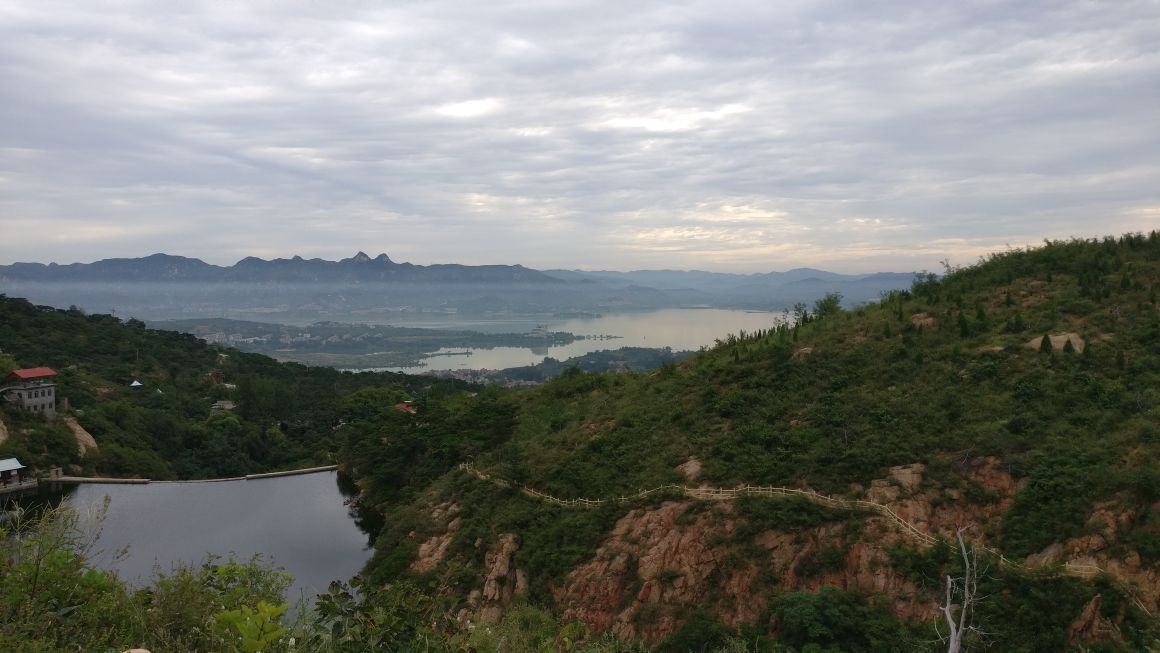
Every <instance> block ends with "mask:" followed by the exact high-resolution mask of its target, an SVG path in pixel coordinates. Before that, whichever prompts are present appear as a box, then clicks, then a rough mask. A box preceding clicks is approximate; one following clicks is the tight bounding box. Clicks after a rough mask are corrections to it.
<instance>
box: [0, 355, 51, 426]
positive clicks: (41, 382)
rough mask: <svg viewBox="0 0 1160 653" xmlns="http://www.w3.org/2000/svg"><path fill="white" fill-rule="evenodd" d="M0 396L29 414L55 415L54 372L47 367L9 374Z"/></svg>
mask: <svg viewBox="0 0 1160 653" xmlns="http://www.w3.org/2000/svg"><path fill="white" fill-rule="evenodd" d="M0 395H2V396H3V397H4V399H5V400H6V401H8V402H10V403H13V404H16V405H17V406H20V407H21V408H23V409H24V410H27V411H28V412H30V413H40V414H43V415H47V416H48V417H53V416H55V415H56V372H55V371H54V370H52V369H51V368H48V367H32V368H29V369H25V370H15V371H13V372H9V373H8V376H6V377H4V387H2V388H0Z"/></svg>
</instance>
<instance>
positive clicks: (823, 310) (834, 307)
mask: <svg viewBox="0 0 1160 653" xmlns="http://www.w3.org/2000/svg"><path fill="white" fill-rule="evenodd" d="M841 312H842V295H841V293H836V292H828V293H826V295H825V296H824V297H822V298H821V299H819V300H817V301H816V302H814V316H815V317H817V318H819V319H824V318H826V317H829V316H830V315H835V314H837V313H841Z"/></svg>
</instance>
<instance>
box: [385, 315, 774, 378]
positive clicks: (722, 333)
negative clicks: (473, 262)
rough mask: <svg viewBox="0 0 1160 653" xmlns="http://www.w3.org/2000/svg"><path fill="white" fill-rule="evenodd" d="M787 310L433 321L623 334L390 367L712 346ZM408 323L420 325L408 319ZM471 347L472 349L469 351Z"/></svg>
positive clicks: (494, 328) (494, 329)
mask: <svg viewBox="0 0 1160 653" xmlns="http://www.w3.org/2000/svg"><path fill="white" fill-rule="evenodd" d="M784 318H785V313H782V312H777V313H768V312H763V311H736V310H726V309H716V308H705V309H698V308H671V309H664V310H659V311H650V312H646V313H614V314H610V315H604V316H601V317H593V318H569V319H545V320H543V321H540V322H538V323H530V322H528V320H526V319H519V320H512V321H503V320H489V321H487V322H486V323H484V322H470V323H467V322H463V321H459V320H453V319H452V320H447V321H435V320H432V321H427V322H423V323H422V326H423V327H425V328H433V329H437V328H447V329H473V330H476V331H486V332H491V333H526V332H528V331H530V330H531V329H532V328H534V327H535V326H536V325H537V324H542V325H544V326H547V327H548V330H549V331H567V332H569V333H573V334H575V335H578V336H617V337H616V338H613V339H593V340H577V341H576V342H573V343H572V344H570V345H564V346H561V347H543V348H537V349H528V348H518V347H496V348H494V349H474V350H472V349H464V348H452V349H442V350H440V351H439V352H436V355H435V356H433V357H431V358H428V359H426V360H425V361H424V362H425V363H426V364H427V366H426V367H397V368H388V369H389V371H392V372H416V373H417V372H423V371H426V370H455V369H489V370H496V369H503V368H505V367H519V366H522V365H535V364H536V363H539V362H541V361H543V360H544V357H545V356H551V357H552V358H555V359H557V360H564V359H567V358H572V357H573V356H582V355H584V354H587V353H590V352H594V351H600V350H603V349H619V348H620V347H672V348H673V350H674V351H681V350H696V349H700V348H701V347H703V346H712V345H713V342H714V341H715V340H717V339H719V338H720V339H724V338H725V337H726V336H728V335H729V334H731V333H733V334H735V333H738V332H739V331H746V332H751V331H756V330H758V329H768V328H770V327H772V326H773V325H774V324H776V323H777V322H778V321H779V320H781V319H784ZM407 326H420V325H419V324H417V323H407ZM465 352H470V354H466V353H465Z"/></svg>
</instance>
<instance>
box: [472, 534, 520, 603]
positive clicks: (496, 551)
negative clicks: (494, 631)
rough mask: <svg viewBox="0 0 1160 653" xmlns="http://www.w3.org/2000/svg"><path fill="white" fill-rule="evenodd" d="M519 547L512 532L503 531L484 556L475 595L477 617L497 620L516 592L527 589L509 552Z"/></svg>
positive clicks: (517, 594) (518, 593) (516, 538)
mask: <svg viewBox="0 0 1160 653" xmlns="http://www.w3.org/2000/svg"><path fill="white" fill-rule="evenodd" d="M519 548H520V544H519V538H518V537H517V536H516V534H515V533H504V534H503V535H500V536H499V541H498V542H496V544H495V546H494V547H492V548H491V550H490V551H488V553H487V557H486V558H485V559H484V567H485V571H484V580H483V591H482V592H481V593H480V594H478V595H476V603H477V605H474V606H473V607H476V608H477V613H478V615H479V620H480V621H483V622H493V623H494V622H497V621H499V620H500V618H501V617H502V616H503V613H504V610H505V609H506V608H507V607H508V606H509V605H511V604H512V600H513V599H515V598H516V597H517V596H522V595H524V594H527V592H528V578H527V576H526V575H524V572H523V571H521V570H519V569H517V568H516V567H515V564H513V560H512V558H513V556H514V555H515V553H516V551H518V550H519Z"/></svg>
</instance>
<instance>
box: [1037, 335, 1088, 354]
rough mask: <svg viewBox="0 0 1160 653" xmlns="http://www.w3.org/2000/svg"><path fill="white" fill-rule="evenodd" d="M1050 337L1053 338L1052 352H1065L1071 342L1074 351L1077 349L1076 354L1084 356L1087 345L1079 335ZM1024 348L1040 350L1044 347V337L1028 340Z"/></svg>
mask: <svg viewBox="0 0 1160 653" xmlns="http://www.w3.org/2000/svg"><path fill="white" fill-rule="evenodd" d="M1049 337H1050V338H1051V350H1052V351H1063V348H1064V347H1066V346H1067V343H1068V342H1069V341H1070V342H1071V346H1072V348H1073V349H1075V351H1076V353H1080V354H1082V353H1083V350H1084V347H1086V346H1087V343H1086V342H1084V339H1083V338H1081V337H1080V336H1079V334H1078V333H1058V334H1056V335H1053V336H1049ZM1023 346H1024V347H1027V348H1028V349H1039V348H1040V347H1041V346H1043V336H1039V337H1038V338H1032V339H1031V340H1028V341H1027V342H1026V343H1025V344H1024V345H1023Z"/></svg>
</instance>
